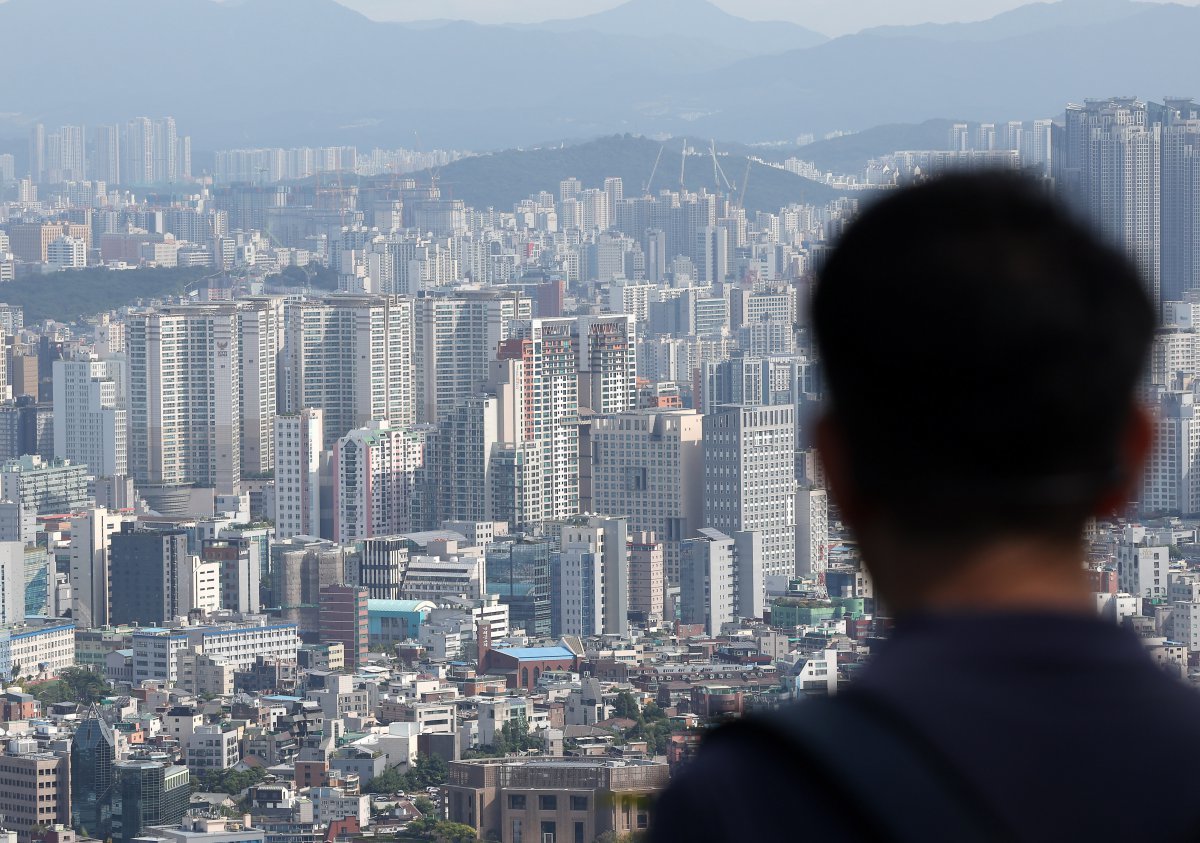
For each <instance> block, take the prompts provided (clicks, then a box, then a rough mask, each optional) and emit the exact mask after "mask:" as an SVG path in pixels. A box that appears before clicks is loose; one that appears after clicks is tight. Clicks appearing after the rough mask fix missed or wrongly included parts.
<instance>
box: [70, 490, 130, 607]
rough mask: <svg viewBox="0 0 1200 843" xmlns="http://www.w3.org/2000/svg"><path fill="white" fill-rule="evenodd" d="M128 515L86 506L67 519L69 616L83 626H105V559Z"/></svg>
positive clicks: (106, 595)
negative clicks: (69, 540)
mask: <svg viewBox="0 0 1200 843" xmlns="http://www.w3.org/2000/svg"><path fill="white" fill-rule="evenodd" d="M133 521H134V517H133V516H132V515H126V514H122V513H117V512H110V511H109V510H107V509H89V510H87V511H85V512H83V513H81V514H79V515H76V516H75V517H73V518H72V519H71V544H70V565H71V570H70V580H71V617H72V618H74V620H75V622H76V623H77V624H79V626H80V627H81V628H83V629H90V628H93V627H98V626H108V625H109V619H108V610H109V594H108V561H109V552H110V550H111V548H112V537H113V535H114V534H116V533H120V532H121V527H122V525H123V524H126V523H130V522H133Z"/></svg>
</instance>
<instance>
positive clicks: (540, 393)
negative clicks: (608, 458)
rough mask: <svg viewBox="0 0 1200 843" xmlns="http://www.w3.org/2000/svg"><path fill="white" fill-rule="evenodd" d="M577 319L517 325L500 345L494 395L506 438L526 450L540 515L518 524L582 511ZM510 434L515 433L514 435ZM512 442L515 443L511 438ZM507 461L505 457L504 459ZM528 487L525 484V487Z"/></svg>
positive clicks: (492, 385) (533, 514)
mask: <svg viewBox="0 0 1200 843" xmlns="http://www.w3.org/2000/svg"><path fill="white" fill-rule="evenodd" d="M574 331H575V320H574V319H530V320H528V321H515V322H514V323H513V324H512V326H511V333H512V336H511V337H510V338H509V339H507V340H505V341H504V342H502V343H501V344H500V349H499V351H498V352H497V357H498V360H497V361H496V362H495V363H494V364H493V366H492V376H491V379H490V389H489V391H491V392H494V393H495V394H496V395H497V396H498V397H499V398H500V404H501V430H502V431H504V434H503V435H502V438H503V439H504V441H506V442H511V443H512V444H513V445H515V446H517V447H519V448H522V449H524V450H523V452H522V454H521V457H522V459H523V460H524V461H526V462H527V464H528V467H529V470H530V471H531V472H537V473H538V474H540V477H539V478H536V479H533V480H531V481H527V482H532V483H536V484H537V485H538V486H539V488H540V489H541V490H542V492H543V494H542V495H541V497H540V499H539V500H537V501H529V503H532V504H536V505H537V508H538V509H539V510H540V511H536V512H525V513H522V514H521V520H515V519H512V518H507V517H506V518H504V519H503V520H509V521H511V522H512V523H514V524H525V523H533V522H537V521H545V520H552V519H556V518H566V517H569V516H571V515H575V514H577V513H578V512H579V426H578V420H579V372H578V368H579V367H578V363H577V349H576V338H575V335H574ZM509 431H511V433H509ZM509 437H511V438H509ZM501 456H504V455H501ZM522 485H524V483H523V484H522Z"/></svg>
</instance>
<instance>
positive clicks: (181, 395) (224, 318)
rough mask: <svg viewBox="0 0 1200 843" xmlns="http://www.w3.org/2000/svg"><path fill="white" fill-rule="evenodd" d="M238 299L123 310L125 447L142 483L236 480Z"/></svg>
mask: <svg viewBox="0 0 1200 843" xmlns="http://www.w3.org/2000/svg"><path fill="white" fill-rule="evenodd" d="M239 321H240V320H239V317H238V306H237V305H235V304H196V305H178V306H174V307H168V308H162V309H160V310H148V311H140V312H135V313H131V314H130V315H129V318H128V325H129V331H128V338H127V341H128V354H129V396H130V413H129V453H130V468H131V470H132V473H133V476H134V480H135V482H137V483H138V484H139V485H141V484H147V485H151V486H156V485H168V486H170V485H177V484H187V483H194V484H196V485H198V486H203V487H212V488H215V489H216V490H217V492H218V494H231V493H235V492H236V491H237V487H238V484H239V483H240V481H241V464H242V448H241V432H242V417H241V413H242V410H241V400H240V398H241V387H242V384H241V381H242V377H241V376H242V364H241V334H240V325H239Z"/></svg>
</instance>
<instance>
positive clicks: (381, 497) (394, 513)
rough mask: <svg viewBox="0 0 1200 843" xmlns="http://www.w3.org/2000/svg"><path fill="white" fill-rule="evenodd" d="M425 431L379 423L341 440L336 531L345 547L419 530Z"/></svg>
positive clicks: (335, 458) (336, 477)
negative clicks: (417, 513)
mask: <svg viewBox="0 0 1200 843" xmlns="http://www.w3.org/2000/svg"><path fill="white" fill-rule="evenodd" d="M425 437H426V431H425V430H424V429H414V428H411V427H392V425H391V423H390V422H387V421H373V422H370V423H368V425H367V426H366V427H362V428H358V429H355V430H352V431H350V432H349V433H348V434H346V435H345V436H343V437H342V438H340V439H338V441H337V444H336V446H335V448H334V454H333V476H334V513H333V529H334V535H335V536H336V538H337V540H338V541H339V542H341V543H342V544H346V543H350V542H355V541H361V540H363V539H366V538H369V537H371V536H375V535H393V534H396V533H406V532H409V531H411V530H412V528H413V507H414V502H415V497H416V490H417V481H418V479H419V478H418V473H419V471H420V469H421V466H422V465H423V463H424V457H425Z"/></svg>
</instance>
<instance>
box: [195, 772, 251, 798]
mask: <svg viewBox="0 0 1200 843" xmlns="http://www.w3.org/2000/svg"><path fill="white" fill-rule="evenodd" d="M266 776H267V773H266V771H265V770H261V769H259V768H258V767H251V768H250V769H248V770H234V769H232V768H230V769H227V770H205V771H204V772H203V773H201V774H200V775H198V776H193V777H192V792H193V793H228V794H229V795H230V796H236V795H237V794H239V793H241V792H242V791H243V790H245V789H246V788H248V787H253V786H254V785H256V784H259V783H260V782H261V781H262V780H263V779H264V778H266Z"/></svg>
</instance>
